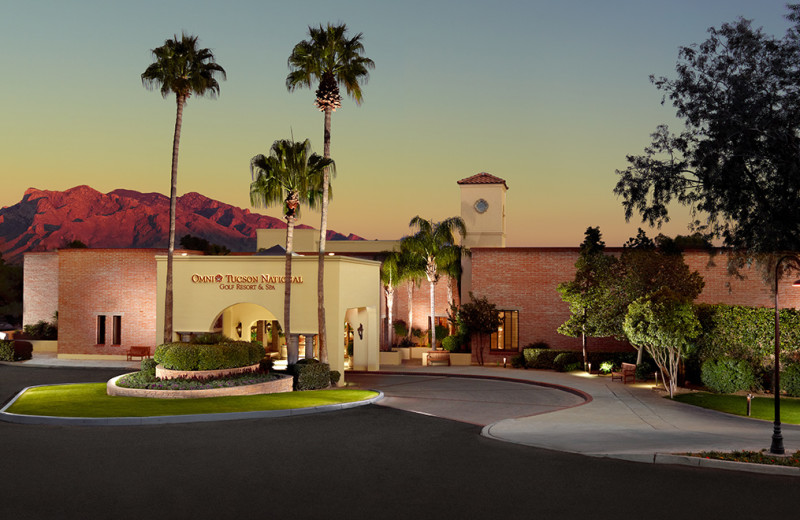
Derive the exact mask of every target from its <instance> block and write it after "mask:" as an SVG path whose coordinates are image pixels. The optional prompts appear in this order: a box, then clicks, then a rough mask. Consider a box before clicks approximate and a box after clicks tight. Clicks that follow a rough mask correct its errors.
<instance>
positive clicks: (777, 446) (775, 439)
mask: <svg viewBox="0 0 800 520" xmlns="http://www.w3.org/2000/svg"><path fill="white" fill-rule="evenodd" d="M790 258H795V256H794V255H785V256H782V257H781V258H780V259H779V260H778V261H777V262H776V263H775V374H774V376H773V382H774V392H775V422H774V423H773V429H772V444H771V445H770V447H769V452H770V453H773V454H775V455H783V454H784V453H785V450H784V448H783V435H782V434H781V379H780V378H781V360H780V354H781V328H780V312H779V309H778V269H779V268H780V266H781V262H783V261H784V260H788V259H790ZM792 287H800V280H796V281H795V282H794V283H793V284H792Z"/></svg>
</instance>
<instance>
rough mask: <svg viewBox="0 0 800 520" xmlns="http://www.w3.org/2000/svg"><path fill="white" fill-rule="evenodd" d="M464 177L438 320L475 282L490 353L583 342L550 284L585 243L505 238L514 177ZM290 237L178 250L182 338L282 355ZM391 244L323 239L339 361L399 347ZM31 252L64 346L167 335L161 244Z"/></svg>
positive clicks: (696, 260) (304, 275) (423, 287)
mask: <svg viewBox="0 0 800 520" xmlns="http://www.w3.org/2000/svg"><path fill="white" fill-rule="evenodd" d="M458 185H459V188H460V208H461V211H460V215H461V217H462V218H463V220H464V221H465V223H466V227H467V236H466V238H465V240H464V243H463V245H464V246H466V247H468V248H469V249H470V250H471V252H472V254H471V256H470V257H465V258H464V262H463V275H462V279H461V283H460V291H459V286H458V284H457V283H456V281H455V280H451V279H449V278H448V277H446V276H442V277H441V278H440V279H439V281H438V282H437V284H436V287H435V298H436V302H437V305H436V316H435V323H437V324H446V323H447V312H448V309H449V302H448V296H449V293H452V298H453V299H454V300H456V302H458V301H460V300H462V299H468V295H469V293H470V292H472V293H473V294H474V295H475V296H476V297H483V296H485V297H487V298H488V300H489V301H490V302H492V303H494V304H496V306H497V308H498V310H499V311H500V312H501V318H502V325H501V327H500V328H499V329H498V331H497V332H496V333H494V334H493V335H492V338H491V348H490V352H489V353H488V355H484V359H485V360H486V361H487V362H490V363H493V362H495V361H498V362H499V361H501V360H502V359H503V358H509V357H510V356H512V355H514V354H515V353H517V352H518V351H519V350H521V349H522V348H523V347H524V346H526V345H528V344H530V343H533V342H537V341H545V342H547V343H548V344H550V346H551V347H552V348H557V349H569V350H579V349H580V340H579V339H577V338H570V337H566V336H562V335H560V334H558V333H557V328H558V326H559V325H560V324H561V323H563V322H564V321H565V320H566V319H567V318H568V316H569V310H568V307H567V305H566V304H565V303H564V302H562V301H561V298H560V296H559V294H558V292H557V291H556V287H557V285H558V284H559V283H561V282H565V281H569V280H571V279H573V278H574V275H575V267H574V265H575V261H576V260H577V258H578V253H579V250H578V248H577V247H574V248H566V247H562V248H547V247H506V195H507V192H508V186H507V184H506V182H505V181H504V180H503V179H500V178H498V177H495V176H493V175H490V174H488V173H479V174H477V175H473V176H471V177H468V178H465V179H462V180H460V181H458ZM317 233H318V232H317V231H316V230H312V229H296V230H295V236H294V244H295V250H296V253H297V254H296V255H295V256H294V257H293V261H292V281H291V283H292V314H291V320H292V326H291V329H292V330H291V332H292V333H293V334H298V335H299V341H300V345H301V348H300V352H301V357H302V356H303V355H305V356H309V357H310V356H315V355H316V351H315V349H316V335H317V330H318V326H317V281H316V272H317V261H318V260H317V256H316V254H317V253H316V252H317V240H318V234H317ZM284 243H285V230H282V229H274V230H259V232H258V237H257V249H258V252H253V253H250V254H232V255H228V256H204V255H202V254H198V253H196V252H192V251H178V252H176V254H175V257H174V266H173V270H174V271H173V272H174V275H173V276H174V291H173V292H174V318H173V324H174V330H175V340H176V341H177V340H188V339H190V338H191V337H192V336H193V335H197V334H202V333H208V332H220V333H222V334H224V335H226V336H228V337H231V338H234V339H245V340H246V339H258V340H260V341H263V342H264V345H265V348H266V349H267V351H268V352H270V353H271V355H273V356H274V357H276V358H285V357H286V352H285V346H284V341H283V340H282V337H281V336H282V334H281V332H282V323H283V318H284V317H283V297H284V280H283V273H284V262H285V252H284V250H283V248H282V246H283V245H284ZM397 247H399V241H378V240H374V241H330V242H327V245H326V250H327V253H328V256H327V257H326V259H325V306H326V330H327V335H328V356H329V362H330V365H331V368H332V369H333V370H339V371H344V370H345V369H347V368H355V369H362V370H377V369H378V368H379V366H380V364H381V362H382V361H381V356H382V352H381V351H382V350H389V348H390V347H391V345H389V344H388V341H387V337H388V334H387V330H388V326H389V324H388V323H387V321H388V320H387V309H386V302H385V298H384V297H383V291H382V288H381V284H380V259H381V257H382V255H381V253H382V252H384V251H388V250H391V249H393V248H397ZM607 252H609V253H612V254H614V253H619V252H621V248H607ZM684 258H685V261H686V263H687V264H688V265H689V266H690V267H691V268H692V269H693V270H697V271H698V272H699V273H700V274H701V275H702V276H703V278H704V280H705V288H704V290H703V292H702V294H701V295H700V297H699V298H698V301H700V302H704V303H727V304H736V305H751V306H771V305H772V303H773V300H772V295H771V293H770V291H769V289H768V288H767V287H766V286H765V285H764V283H763V282H762V280H761V278H760V276H759V275H758V273H756V272H752V273H748V275H747V276H746V277H745V278H744V279H738V278H734V277H731V276H730V275H728V273H727V269H726V266H725V263H726V262H725V259H724V258H723V257H716V258H712V257H711V256H710V255H709V253H708V252H707V251H686V252H684ZM24 262H25V271H24V276H25V279H24V300H23V307H24V309H23V312H24V316H23V320H24V323H25V324H33V323H36V322H37V321H39V320H45V321H50V320H51V319H52V317H53V316H54V314H55V313H56V312H57V313H58V325H59V337H58V343H57V354H58V356H59V357H62V358H71V359H87V358H109V359H124V358H125V352H126V351H127V350H128V349H129V348H130V347H131V346H150V347H153V346H155V345H157V344H159V343H161V338H162V334H163V332H162V331H163V321H164V294H165V283H166V282H165V280H166V251H163V250H153V249H65V250H57V251H50V252H43V253H27V254H26V255H25V260H24ZM790 286H791V281H789V280H784V281H782V285H781V288H780V294H781V306H782V307H795V308H796V307H798V306H799V305H800V291H797V290H796V289H790V288H789V287H790ZM448 287H449V289H450V290H448ZM409 295H410V296H409ZM429 314H430V300H429V291H428V284H427V281H422V282H421V283H420V284H419V285H417V284H415V283H409V284H404V285H403V286H401V287H399V288H398V289H397V290H396V292H395V298H394V305H393V318H394V320H404V321H406V322H407V324H408V325H410V326H411V327H413V328H417V329H420V330H423V331H426V330H428V328H429V326H430V320H429ZM409 316H410V319H409ZM418 341H422V342H424V339H422V340H418ZM592 345H593V348H602V349H609V348H613V349H618V348H620V347H621V346H622V347H623V348H624V345H623V344H620V343H619V342H616V341H614V340H612V339H603V340H592ZM388 360H389V358H388V357H387V358H385V359H384V361H383V362H390V361H388ZM473 361H475V359H474V355H473Z"/></svg>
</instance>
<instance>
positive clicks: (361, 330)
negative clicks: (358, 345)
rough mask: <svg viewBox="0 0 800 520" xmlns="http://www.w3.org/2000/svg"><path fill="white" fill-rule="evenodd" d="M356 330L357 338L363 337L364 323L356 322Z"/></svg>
mask: <svg viewBox="0 0 800 520" xmlns="http://www.w3.org/2000/svg"><path fill="white" fill-rule="evenodd" d="M356 330H358V339H364V324H363V323H359V324H358V329H356Z"/></svg>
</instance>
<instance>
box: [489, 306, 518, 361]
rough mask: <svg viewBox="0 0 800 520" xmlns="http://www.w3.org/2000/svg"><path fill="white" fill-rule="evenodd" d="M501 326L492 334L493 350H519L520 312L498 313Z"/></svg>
mask: <svg viewBox="0 0 800 520" xmlns="http://www.w3.org/2000/svg"><path fill="white" fill-rule="evenodd" d="M498 315H499V316H500V326H499V327H497V332H494V333H492V340H491V344H490V345H491V349H492V350H510V351H514V352H517V351H518V350H519V311H498Z"/></svg>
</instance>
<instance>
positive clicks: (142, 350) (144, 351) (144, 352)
mask: <svg viewBox="0 0 800 520" xmlns="http://www.w3.org/2000/svg"><path fill="white" fill-rule="evenodd" d="M126 354H127V356H128V361H133V358H135V357H138V358H139V359H144V358H150V357H151V356H150V347H131V348H129V349H128V351H127V352H126Z"/></svg>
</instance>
